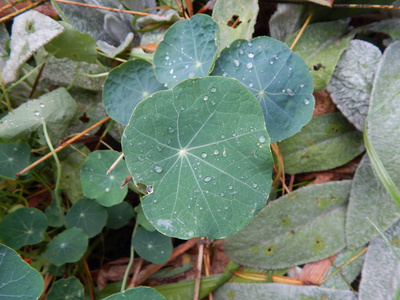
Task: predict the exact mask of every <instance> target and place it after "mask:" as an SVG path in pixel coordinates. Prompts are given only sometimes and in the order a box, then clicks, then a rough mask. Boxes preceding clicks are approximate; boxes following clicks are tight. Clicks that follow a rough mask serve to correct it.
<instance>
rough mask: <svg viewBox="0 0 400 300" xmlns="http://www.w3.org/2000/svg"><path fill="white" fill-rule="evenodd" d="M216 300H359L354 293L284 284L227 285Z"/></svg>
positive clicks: (216, 296)
mask: <svg viewBox="0 0 400 300" xmlns="http://www.w3.org/2000/svg"><path fill="white" fill-rule="evenodd" d="M214 299H215V300H225V299H235V300H249V299H251V300H253V299H299V300H300V299H304V300H308V299H310V300H314V299H315V300H316V299H324V300H357V296H356V294H355V293H354V292H353V291H342V290H335V289H326V288H320V287H317V286H296V285H290V284H282V283H226V284H224V285H223V286H222V287H220V288H219V289H218V290H217V292H216V293H215V295H214Z"/></svg>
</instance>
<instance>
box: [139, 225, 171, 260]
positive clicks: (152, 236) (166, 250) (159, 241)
mask: <svg viewBox="0 0 400 300" xmlns="http://www.w3.org/2000/svg"><path fill="white" fill-rule="evenodd" d="M132 245H133V246H134V247H135V251H136V253H137V254H138V255H139V256H140V257H142V258H143V259H145V260H147V261H149V262H152V263H155V264H163V263H166V262H167V260H168V259H169V257H170V256H171V253H172V249H173V247H172V243H171V238H169V237H167V236H165V235H163V234H161V233H159V232H158V231H153V232H151V231H147V230H146V229H144V228H142V227H139V229H138V230H137V231H136V233H135V235H134V236H133V237H132Z"/></svg>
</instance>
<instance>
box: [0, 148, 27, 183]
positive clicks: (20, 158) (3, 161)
mask: <svg viewBox="0 0 400 300" xmlns="http://www.w3.org/2000/svg"><path fill="white" fill-rule="evenodd" d="M30 152H31V148H30V147H29V145H28V144H26V143H1V144H0V176H4V177H7V178H9V179H15V174H16V173H17V172H19V171H21V170H23V169H24V168H25V167H27V166H28V165H29V157H30Z"/></svg>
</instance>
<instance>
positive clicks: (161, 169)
mask: <svg viewBox="0 0 400 300" xmlns="http://www.w3.org/2000/svg"><path fill="white" fill-rule="evenodd" d="M154 171H156V172H157V173H161V172H162V171H163V168H162V167H160V166H159V165H155V166H154Z"/></svg>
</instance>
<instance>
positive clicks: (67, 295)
mask: <svg viewBox="0 0 400 300" xmlns="http://www.w3.org/2000/svg"><path fill="white" fill-rule="evenodd" d="M65 299H73V300H83V299H85V292H84V290H83V285H82V284H81V283H80V282H79V280H78V278H76V277H68V278H66V279H60V280H58V281H56V282H55V283H54V284H53V286H52V287H51V289H50V291H49V293H48V295H47V298H46V300H65Z"/></svg>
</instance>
